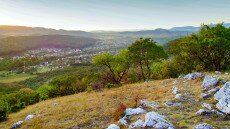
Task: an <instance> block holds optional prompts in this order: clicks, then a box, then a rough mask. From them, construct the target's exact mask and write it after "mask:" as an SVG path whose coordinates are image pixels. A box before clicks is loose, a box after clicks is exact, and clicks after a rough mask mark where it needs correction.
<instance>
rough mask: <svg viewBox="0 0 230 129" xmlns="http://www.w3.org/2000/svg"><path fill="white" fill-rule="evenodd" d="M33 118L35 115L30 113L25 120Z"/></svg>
mask: <svg viewBox="0 0 230 129" xmlns="http://www.w3.org/2000/svg"><path fill="white" fill-rule="evenodd" d="M32 118H34V115H28V116H26V118H25V121H29V120H31V119H32Z"/></svg>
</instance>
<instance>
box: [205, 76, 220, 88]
mask: <svg viewBox="0 0 230 129" xmlns="http://www.w3.org/2000/svg"><path fill="white" fill-rule="evenodd" d="M217 84H218V79H217V78H216V77H213V76H209V75H206V76H205V78H204V81H203V83H202V87H203V88H204V89H207V88H209V87H211V86H215V85H217Z"/></svg>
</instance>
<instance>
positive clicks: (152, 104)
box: [140, 100, 159, 109]
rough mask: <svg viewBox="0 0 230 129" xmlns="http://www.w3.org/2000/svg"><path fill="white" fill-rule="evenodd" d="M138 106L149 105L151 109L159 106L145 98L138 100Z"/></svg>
mask: <svg viewBox="0 0 230 129" xmlns="http://www.w3.org/2000/svg"><path fill="white" fill-rule="evenodd" d="M140 106H143V107H151V108H153V109H157V108H158V107H159V105H158V104H157V103H155V102H148V101H146V100H141V101H140Z"/></svg>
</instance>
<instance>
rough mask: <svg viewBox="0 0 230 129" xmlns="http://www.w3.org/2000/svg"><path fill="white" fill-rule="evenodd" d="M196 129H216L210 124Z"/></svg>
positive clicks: (203, 124)
mask: <svg viewBox="0 0 230 129" xmlns="http://www.w3.org/2000/svg"><path fill="white" fill-rule="evenodd" d="M194 129H214V127H213V126H212V125H210V124H206V123H202V124H199V125H197V126H196V127H194Z"/></svg>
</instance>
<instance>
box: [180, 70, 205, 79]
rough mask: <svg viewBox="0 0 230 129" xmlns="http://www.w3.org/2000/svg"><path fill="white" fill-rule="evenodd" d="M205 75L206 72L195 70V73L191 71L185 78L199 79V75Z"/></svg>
mask: <svg viewBox="0 0 230 129" xmlns="http://www.w3.org/2000/svg"><path fill="white" fill-rule="evenodd" d="M203 76H204V74H203V73H201V72H194V73H189V74H187V75H185V76H184V77H183V78H184V79H187V80H195V79H197V78H199V77H203Z"/></svg>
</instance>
